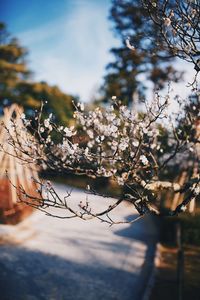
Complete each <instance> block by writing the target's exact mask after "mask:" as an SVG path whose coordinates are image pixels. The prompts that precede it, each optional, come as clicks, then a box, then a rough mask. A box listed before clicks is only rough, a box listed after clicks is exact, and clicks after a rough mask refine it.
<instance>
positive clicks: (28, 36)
mask: <svg viewBox="0 0 200 300" xmlns="http://www.w3.org/2000/svg"><path fill="white" fill-rule="evenodd" d="M110 7H111V0H57V1H56V0H29V1H27V0H0V20H2V21H4V22H6V23H7V25H8V30H9V31H10V32H11V33H12V34H13V35H14V36H16V37H18V38H19V40H20V41H21V44H22V45H23V46H26V47H27V48H28V49H29V52H30V53H29V56H28V63H29V66H30V68H31V70H33V72H34V77H33V79H34V80H44V81H47V82H48V83H49V84H56V85H58V86H59V87H60V88H61V89H62V90H63V91H65V92H67V93H71V94H73V95H79V96H80V99H81V100H82V101H89V100H90V99H91V98H92V96H93V95H94V94H95V93H96V91H97V89H98V87H99V86H100V84H101V83H102V79H103V75H104V74H105V66H106V64H107V63H108V62H110V61H111V60H112V55H111V54H110V53H109V49H110V48H111V47H113V46H117V45H119V44H120V41H119V40H118V39H116V38H115V37H114V35H113V32H112V30H111V27H112V23H111V22H110V21H109V20H108V15H109V10H110ZM176 67H177V68H178V69H180V70H187V73H186V74H185V82H186V83H187V82H191V81H192V78H193V76H194V71H193V67H192V66H191V65H188V64H187V63H184V62H183V61H179V62H178V63H176ZM186 83H185V84H183V83H181V84H173V85H172V88H173V89H174V94H176V93H179V94H181V95H182V97H184V96H185V95H186V94H188V93H189V90H188V88H187V87H186Z"/></svg>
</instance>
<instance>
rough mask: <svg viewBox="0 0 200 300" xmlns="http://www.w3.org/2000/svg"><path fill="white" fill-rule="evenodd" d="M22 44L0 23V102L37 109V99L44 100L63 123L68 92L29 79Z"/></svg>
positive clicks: (70, 107)
mask: <svg viewBox="0 0 200 300" xmlns="http://www.w3.org/2000/svg"><path fill="white" fill-rule="evenodd" d="M27 53H28V52H27V50H26V48H24V47H22V46H21V45H20V43H19V41H18V40H17V39H15V38H12V37H10V35H9V33H8V32H7V29H6V26H5V24H3V23H0V105H3V103H4V102H5V100H7V101H8V102H11V103H12V102H15V103H18V104H20V105H22V106H23V107H24V108H25V110H26V111H27V112H29V113H30V112H31V111H33V110H34V109H39V107H40V105H41V101H47V105H46V106H45V107H46V112H53V114H54V115H55V116H56V119H57V121H59V122H61V123H63V124H66V123H68V122H69V119H70V118H71V117H72V113H73V105H72V99H74V98H72V96H71V95H67V94H65V93H63V92H62V91H61V90H60V89H59V88H58V87H57V86H49V85H48V84H47V83H46V82H33V81H31V72H30V70H29V69H28V66H27V64H26V56H27Z"/></svg>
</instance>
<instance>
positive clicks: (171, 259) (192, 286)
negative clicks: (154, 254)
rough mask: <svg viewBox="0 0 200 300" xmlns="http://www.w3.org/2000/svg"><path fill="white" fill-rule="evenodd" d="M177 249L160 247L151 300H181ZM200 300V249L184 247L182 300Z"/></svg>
mask: <svg viewBox="0 0 200 300" xmlns="http://www.w3.org/2000/svg"><path fill="white" fill-rule="evenodd" d="M177 254H178V251H177V248H171V247H167V246H163V245H159V247H158V259H157V261H156V265H157V270H156V275H155V283H154V287H153V289H152V293H151V297H150V300H160V299H162V300H168V299H170V300H177V299H179V293H178V285H177ZM190 299H192V300H199V299H200V247H196V246H185V247H184V272H183V290H182V300H190Z"/></svg>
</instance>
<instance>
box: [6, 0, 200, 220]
mask: <svg viewBox="0 0 200 300" xmlns="http://www.w3.org/2000/svg"><path fill="white" fill-rule="evenodd" d="M144 2H145V3H144V5H145V7H146V9H147V10H148V11H149V15H150V17H151V18H153V22H156V23H158V19H159V20H162V22H163V23H162V26H161V25H159V24H158V26H161V27H160V28H161V34H164V35H166V31H169V30H174V28H173V26H175V25H173V24H174V23H173V22H176V31H177V33H175V32H174V31H173V34H177V40H180V43H178V42H176V47H179V48H180V49H179V50H177V51H178V52H176V53H175V55H176V56H178V57H181V58H182V59H186V60H189V61H190V62H191V63H193V64H194V68H195V70H196V71H197V73H198V71H199V69H198V62H197V59H196V56H197V54H198V53H199V52H198V51H199V48H198V47H199V36H198V37H197V34H196V31H198V30H199V23H196V21H194V20H193V19H192V21H191V27H190V28H191V29H190V30H192V32H193V35H192V36H191V33H190V31H189V32H188V31H187V32H186V33H185V34H186V35H185V36H184V35H182V31H184V30H185V29H184V28H185V18H184V15H183V13H184V12H183V8H182V2H184V3H186V2H187V6H186V9H187V11H189V9H190V11H191V13H192V16H193V17H192V18H197V19H198V18H199V15H200V13H199V12H200V11H199V5H198V4H195V3H196V2H195V1H182V2H181V4H180V2H179V1H177V2H176V1H174V3H175V4H174V8H171V6H170V9H171V10H170V9H169V7H168V6H167V5H168V3H169V1H163V5H164V6H162V9H161V8H158V4H157V3H158V2H152V1H144ZM170 3H171V4H173V3H172V2H170ZM179 4H180V5H179ZM177 5H179V7H180V9H181V10H178V8H177V10H176V6H177ZM172 6H173V5H172ZM167 9H168V10H167ZM155 12H156V14H157V15H156V18H155ZM152 14H153V15H152ZM179 14H181V17H180V18H179V19H177V18H175V17H176V16H177V15H179ZM186 17H187V18H190V17H189V16H188V15H187V16H186ZM183 20H184V23H183ZM187 22H189V19H187ZM179 27H180V28H179ZM181 30H182V31H181ZM170 34H172V33H171V32H170ZM187 36H189V41H188V40H187ZM166 39H167V40H166V46H169V47H175V46H174V44H173V42H174V39H175V38H174V39H172V40H171V35H170V36H169V35H168V33H167V35H166ZM185 43H186V44H188V43H189V45H190V46H191V49H190V50H189V48H187V49H188V50H187V49H185V46H186V45H185ZM126 44H127V47H128V48H130V51H135V48H134V45H132V44H131V40H127V43H126ZM181 47H182V48H181ZM181 49H182V50H181ZM192 49H194V50H195V54H194V53H193V52H194V51H193V50H192ZM191 51H193V52H191ZM192 53H193V54H192ZM195 83H196V89H194V91H193V99H195V101H193V102H191V101H190V99H186V100H185V101H183V100H182V99H181V98H180V97H177V98H176V104H177V106H176V107H177V109H176V113H174V112H173V113H172V110H170V109H169V106H170V99H171V96H170V93H171V91H170V88H169V91H168V93H167V95H166V96H165V97H161V96H160V95H159V93H157V94H155V97H154V99H153V100H152V101H146V102H144V104H143V108H142V109H141V111H140V112H137V111H135V110H133V109H130V108H128V107H127V106H125V105H123V104H122V103H121V102H120V100H119V99H117V98H116V97H115V96H113V97H112V103H111V105H110V106H108V107H107V108H100V107H97V108H95V109H94V110H92V111H88V110H87V109H85V107H84V105H83V104H82V103H74V108H75V111H74V126H72V127H63V126H59V125H57V124H56V123H55V122H54V121H53V120H54V118H53V115H52V114H50V115H49V116H48V117H44V116H43V107H44V105H45V104H42V106H41V110H40V111H39V112H38V113H36V115H35V117H34V118H33V119H28V118H26V116H25V115H21V118H22V119H23V122H24V126H25V127H23V128H21V127H19V126H18V125H17V123H16V122H15V119H13V120H12V121H11V122H12V129H10V128H6V130H7V133H8V139H9V143H10V144H11V145H12V146H13V148H14V150H15V154H14V156H15V157H16V158H18V159H19V160H20V161H21V163H24V164H27V163H28V164H36V165H38V166H40V168H44V169H50V170H54V171H55V172H60V173H73V174H77V175H82V174H84V175H87V176H89V177H92V178H97V177H107V178H110V179H112V180H113V181H115V182H116V183H117V185H119V186H120V187H122V194H121V197H119V198H118V199H116V200H112V202H110V201H108V205H107V207H105V209H103V210H102V211H96V210H95V205H91V204H90V200H89V196H90V197H92V195H95V194H97V192H96V191H95V190H94V189H93V188H92V187H90V186H87V188H86V196H85V198H84V199H81V201H79V202H78V203H77V204H76V205H73V204H72V203H71V202H70V196H71V192H67V193H66V195H65V196H63V197H61V196H60V195H59V194H58V193H57V191H56V189H55V188H54V187H53V185H52V184H51V183H50V182H48V181H47V182H44V181H42V180H41V181H40V180H38V179H36V178H33V179H32V180H34V181H35V182H36V183H37V185H38V197H33V196H32V195H31V194H28V192H27V191H26V190H25V189H24V187H23V186H19V187H16V188H17V189H18V194H19V198H20V200H21V201H23V202H25V203H27V204H28V205H31V206H33V207H35V208H37V209H40V210H42V211H44V212H45V213H46V214H48V215H50V216H55V217H59V218H81V219H84V220H88V219H92V218H98V219H99V220H101V221H102V222H107V223H108V224H110V225H113V224H118V223H124V222H126V221H123V220H115V219H113V217H112V212H113V211H114V210H115V209H116V207H118V206H120V204H121V203H122V202H123V201H127V202H129V203H130V205H132V206H133V207H134V209H135V210H136V211H137V213H138V218H140V217H143V216H144V215H146V214H154V215H171V216H173V215H178V214H179V213H181V212H183V211H185V210H186V209H187V206H188V205H189V203H190V202H191V201H192V200H194V199H198V197H199V195H200V186H199V183H200V175H199V157H200V149H199V143H200V134H199V124H200V113H199V110H200V101H199V99H200V95H199V92H198V89H197V85H198V82H197V76H196V77H195ZM191 99H192V98H191ZM55 137H56V139H55ZM2 148H4V147H3V145H2ZM12 155H13V154H12ZM183 172H186V174H187V176H186V181H185V182H184V183H183V184H181V183H179V181H178V180H177V178H178V177H179V176H180V175H181V174H182V173H183ZM11 184H12V182H11ZM166 191H167V192H168V191H169V192H170V195H171V197H173V196H174V195H175V194H178V193H179V194H183V195H184V196H183V198H182V201H181V203H179V204H177V205H176V206H175V207H174V208H173V209H167V210H166V209H162V206H161V205H160V199H161V197H162V195H164V194H165V195H166ZM103 196H105V195H103ZM105 197H106V196H105ZM49 208H53V209H52V210H49ZM60 212H61V214H60ZM63 212H64V214H63ZM138 218H135V217H133V219H132V221H129V222H134V221H135V220H137V219H138Z"/></svg>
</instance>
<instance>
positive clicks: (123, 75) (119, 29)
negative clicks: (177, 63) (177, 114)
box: [102, 0, 180, 104]
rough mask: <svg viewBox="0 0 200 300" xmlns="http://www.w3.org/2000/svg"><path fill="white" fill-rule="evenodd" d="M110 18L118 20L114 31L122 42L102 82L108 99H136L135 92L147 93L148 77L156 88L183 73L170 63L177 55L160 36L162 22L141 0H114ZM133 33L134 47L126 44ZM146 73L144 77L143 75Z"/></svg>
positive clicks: (115, 21)
mask: <svg viewBox="0 0 200 300" xmlns="http://www.w3.org/2000/svg"><path fill="white" fill-rule="evenodd" d="M110 19H111V20H112V21H113V22H114V33H115V34H116V36H117V37H119V39H120V40H121V42H122V46H121V47H118V48H112V49H111V53H112V54H113V55H114V57H115V61H114V62H112V63H109V64H108V65H107V75H106V76H105V82H104V85H103V86H102V92H103V94H104V97H103V98H104V99H103V100H104V101H108V99H109V98H110V97H111V96H113V95H115V96H117V97H119V98H120V99H121V100H122V101H124V102H125V103H126V104H127V103H131V102H132V101H133V97H134V92H135V91H137V93H139V95H140V96H143V97H144V94H145V89H146V85H145V81H146V80H147V79H148V80H150V81H151V82H152V83H153V86H154V90H156V89H162V88H164V86H165V83H166V82H168V81H169V80H171V81H178V80H179V79H180V73H178V72H176V71H175V70H174V68H173V67H172V66H171V65H170V63H171V61H172V59H174V57H173V56H172V55H171V53H169V51H168V49H166V47H164V41H163V46H162V43H158V41H159V42H160V40H163V38H162V36H161V35H160V31H159V28H158V26H156V25H155V24H154V23H153V22H152V21H151V20H150V18H149V15H148V12H147V11H146V10H145V9H144V8H143V6H142V1H140V0H134V1H130V0H125V1H121V0H113V1H112V8H111V12H110ZM127 37H129V41H130V43H131V44H132V45H133V46H134V50H131V49H129V48H128V47H127V45H126V39H127ZM141 74H144V75H143V78H144V79H143V80H141V78H139V75H141Z"/></svg>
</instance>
